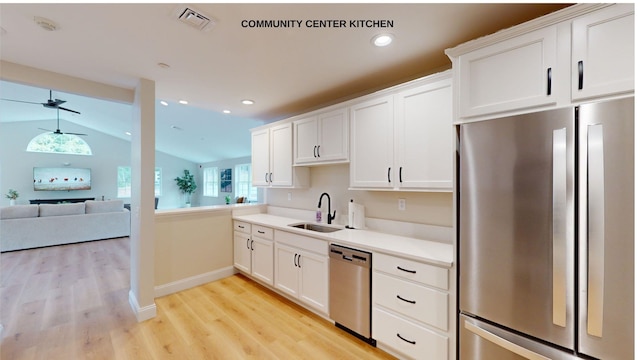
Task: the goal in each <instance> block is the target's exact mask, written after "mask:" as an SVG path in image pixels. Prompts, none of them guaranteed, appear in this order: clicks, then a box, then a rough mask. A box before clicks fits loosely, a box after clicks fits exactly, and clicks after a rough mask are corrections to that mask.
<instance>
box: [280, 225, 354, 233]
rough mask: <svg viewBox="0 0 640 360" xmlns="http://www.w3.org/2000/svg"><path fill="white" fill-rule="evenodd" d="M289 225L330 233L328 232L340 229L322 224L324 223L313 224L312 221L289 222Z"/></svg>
mask: <svg viewBox="0 0 640 360" xmlns="http://www.w3.org/2000/svg"><path fill="white" fill-rule="evenodd" d="M289 226H291V227H294V228H298V229H304V230H311V231H316V232H323V233H330V232H334V231H338V230H342V229H341V228H338V227H333V226H324V225H320V224H314V223H300V224H291V225H289Z"/></svg>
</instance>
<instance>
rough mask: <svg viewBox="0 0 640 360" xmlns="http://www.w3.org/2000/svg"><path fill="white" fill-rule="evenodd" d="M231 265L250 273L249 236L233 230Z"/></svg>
mask: <svg viewBox="0 0 640 360" xmlns="http://www.w3.org/2000/svg"><path fill="white" fill-rule="evenodd" d="M233 266H235V267H236V269H238V270H240V271H243V272H245V273H247V274H251V238H250V237H249V234H244V233H241V232H238V231H234V232H233Z"/></svg>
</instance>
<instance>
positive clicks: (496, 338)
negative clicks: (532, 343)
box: [464, 320, 551, 360]
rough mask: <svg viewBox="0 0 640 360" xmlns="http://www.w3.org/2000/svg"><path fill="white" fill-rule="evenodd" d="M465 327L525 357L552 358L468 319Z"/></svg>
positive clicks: (533, 358) (547, 359) (532, 358)
mask: <svg viewBox="0 0 640 360" xmlns="http://www.w3.org/2000/svg"><path fill="white" fill-rule="evenodd" d="M464 327H465V329H467V330H469V331H471V332H472V333H474V334H476V335H478V336H480V337H481V338H483V339H485V340H487V341H489V342H491V343H493V344H496V345H498V346H500V347H502V348H503V349H506V350H508V351H511V352H512V353H514V354H517V355H520V356H522V357H523V358H525V359H529V360H551V359H550V358H548V357H546V356H542V355H540V354H538V353H535V352H533V351H531V350H529V349H527V348H524V347H522V346H520V345H518V344H514V343H512V342H511V341H509V340H507V339H504V338H502V337H500V336H498V335H496V334H494V333H492V332H490V331H488V330H485V329H483V328H481V327H479V326H477V325H474V324H472V323H470V322H468V321H466V320H465V322H464Z"/></svg>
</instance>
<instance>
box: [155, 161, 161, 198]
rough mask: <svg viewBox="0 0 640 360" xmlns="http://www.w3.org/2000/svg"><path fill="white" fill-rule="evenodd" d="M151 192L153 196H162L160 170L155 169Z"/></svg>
mask: <svg viewBox="0 0 640 360" xmlns="http://www.w3.org/2000/svg"><path fill="white" fill-rule="evenodd" d="M153 192H154V194H155V196H162V169H161V168H156V171H155V174H154V181H153Z"/></svg>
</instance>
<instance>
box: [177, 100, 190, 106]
mask: <svg viewBox="0 0 640 360" xmlns="http://www.w3.org/2000/svg"><path fill="white" fill-rule="evenodd" d="M178 102H179V103H180V104H182V105H187V104H188V103H189V102H188V101H187V100H180V101H178Z"/></svg>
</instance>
